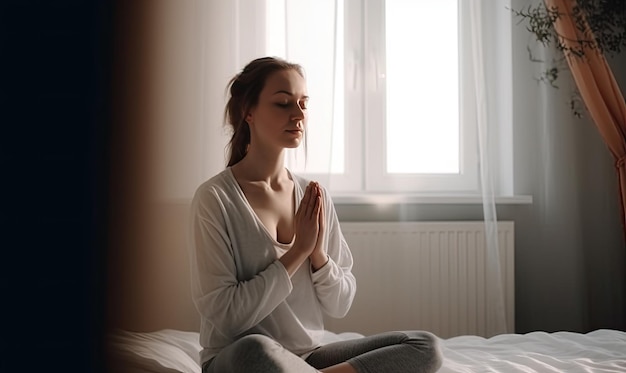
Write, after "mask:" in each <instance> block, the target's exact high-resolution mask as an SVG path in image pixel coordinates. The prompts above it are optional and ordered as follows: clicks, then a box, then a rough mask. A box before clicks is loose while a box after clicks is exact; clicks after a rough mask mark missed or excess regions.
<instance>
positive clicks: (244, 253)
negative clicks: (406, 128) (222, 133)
mask: <svg viewBox="0 0 626 373" xmlns="http://www.w3.org/2000/svg"><path fill="white" fill-rule="evenodd" d="M307 101H308V96H307V91H306V82H305V79H304V74H303V71H302V68H301V67H300V66H299V65H296V64H292V63H288V62H286V61H283V60H280V59H276V58H269V57H266V58H260V59H256V60H254V61H252V62H250V63H249V64H248V65H247V66H246V67H245V68H244V70H243V71H242V72H241V73H240V74H238V75H236V76H235V77H234V78H233V79H232V80H231V81H230V99H229V101H228V103H227V105H226V110H225V117H226V119H227V122H228V123H229V124H230V125H231V126H232V129H233V135H232V138H231V141H230V159H229V161H228V167H227V168H226V169H225V170H224V171H222V172H221V173H219V174H218V175H216V176H214V177H213V178H211V179H210V180H208V181H206V182H205V183H203V184H202V185H201V186H200V187H199V188H198V190H197V191H196V194H195V196H194V199H193V202H192V224H191V237H190V240H191V249H192V250H191V252H192V263H193V265H192V267H193V268H192V273H193V285H194V286H193V292H194V301H195V304H196V307H197V309H198V311H199V313H200V315H201V330H200V343H201V345H202V346H203V347H204V348H203V350H202V352H201V361H202V370H203V372H205V373H207V372H217V373H224V372H246V373H250V372H263V373H267V372H294V373H302V372H318V371H321V372H327V373H333V372H334V373H340V372H344V373H347V372H352V373H353V372H358V373H366V372H393V373H400V372H433V371H436V370H437V369H438V368H439V366H440V364H441V360H440V355H439V350H438V348H437V343H436V338H435V337H434V336H433V335H432V334H430V333H426V332H390V333H384V334H379V335H374V336H369V337H364V338H360V339H356V340H350V341H344V342H337V343H333V344H327V345H325V346H322V345H321V343H320V341H321V337H322V335H323V334H324V325H323V315H324V314H327V315H329V316H331V317H343V316H345V315H346V313H347V312H348V310H349V309H350V305H351V303H352V300H353V298H354V294H355V291H356V282H355V279H354V276H353V275H352V273H351V268H352V255H351V254H350V250H349V249H348V245H347V244H346V242H345V240H344V238H343V235H342V234H341V230H340V227H339V222H338V219H337V215H336V213H335V210H334V207H333V204H332V201H331V199H330V198H329V196H328V194H327V193H326V192H325V191H324V189H323V188H322V187H321V186H320V185H319V184H318V183H315V182H309V181H307V180H304V179H303V178H301V177H299V176H297V175H294V174H292V173H291V172H290V171H289V170H287V169H286V168H285V166H284V164H283V159H284V150H285V149H286V148H295V147H297V146H299V145H300V143H301V142H302V140H303V137H304V134H305V130H306V119H307Z"/></svg>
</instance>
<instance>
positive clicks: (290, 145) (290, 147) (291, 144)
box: [285, 139, 302, 149]
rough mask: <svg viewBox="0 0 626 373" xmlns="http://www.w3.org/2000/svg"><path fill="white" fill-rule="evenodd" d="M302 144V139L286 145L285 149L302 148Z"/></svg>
mask: <svg viewBox="0 0 626 373" xmlns="http://www.w3.org/2000/svg"><path fill="white" fill-rule="evenodd" d="M300 143H302V141H301V140H300V139H298V140H294V141H290V142H289V143H287V144H285V148H288V149H295V148H298V147H300Z"/></svg>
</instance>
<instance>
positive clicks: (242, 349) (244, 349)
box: [231, 334, 281, 362]
mask: <svg viewBox="0 0 626 373" xmlns="http://www.w3.org/2000/svg"><path fill="white" fill-rule="evenodd" d="M277 348H281V346H280V344H279V343H278V342H276V341H274V340H273V339H271V338H270V337H267V336H264V335H261V334H250V335H247V336H245V337H242V338H240V339H239V340H237V342H235V343H233V345H232V350H231V354H232V357H233V361H240V362H244V361H250V360H252V361H255V360H256V361H259V360H266V359H268V358H269V357H271V356H272V355H273V354H272V351H275V350H276V349H277Z"/></svg>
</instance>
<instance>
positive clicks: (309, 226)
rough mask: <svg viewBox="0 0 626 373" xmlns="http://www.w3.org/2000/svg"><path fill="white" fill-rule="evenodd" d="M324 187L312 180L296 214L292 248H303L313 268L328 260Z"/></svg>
mask: <svg viewBox="0 0 626 373" xmlns="http://www.w3.org/2000/svg"><path fill="white" fill-rule="evenodd" d="M324 214H325V212H324V203H323V196H322V188H321V187H320V185H319V184H318V183H316V182H313V181H312V182H310V183H309V185H307V187H306V191H305V192H304V197H302V201H301V202H300V207H299V208H298V211H297V212H296V216H295V219H294V221H295V232H296V238H295V242H294V245H293V248H292V250H301V251H303V252H305V253H307V254H308V257H309V259H310V261H311V266H312V267H313V270H314V271H316V270H318V269H320V268H321V267H323V266H324V265H325V264H326V262H327V261H328V256H327V254H326V251H325V249H324V233H325V230H326V226H325V216H324Z"/></svg>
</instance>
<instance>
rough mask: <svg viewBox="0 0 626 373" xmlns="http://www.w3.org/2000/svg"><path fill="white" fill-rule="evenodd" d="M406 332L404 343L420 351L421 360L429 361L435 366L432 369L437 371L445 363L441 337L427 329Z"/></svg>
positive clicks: (428, 362)
mask: <svg viewBox="0 0 626 373" xmlns="http://www.w3.org/2000/svg"><path fill="white" fill-rule="evenodd" d="M404 334H405V335H406V336H407V339H406V340H405V341H404V343H405V344H407V345H410V346H411V347H413V348H415V349H416V350H417V351H419V354H420V360H421V361H423V362H427V363H426V364H427V365H429V366H430V367H432V368H433V369H432V370H431V371H433V372H435V371H437V370H438V369H439V368H440V367H441V365H442V364H443V355H442V353H441V348H440V346H439V338H438V337H437V336H435V335H434V334H432V333H429V332H425V331H409V332H404Z"/></svg>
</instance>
